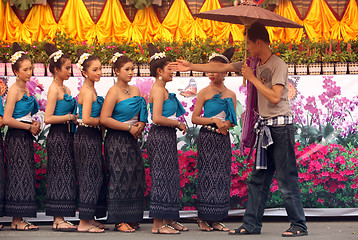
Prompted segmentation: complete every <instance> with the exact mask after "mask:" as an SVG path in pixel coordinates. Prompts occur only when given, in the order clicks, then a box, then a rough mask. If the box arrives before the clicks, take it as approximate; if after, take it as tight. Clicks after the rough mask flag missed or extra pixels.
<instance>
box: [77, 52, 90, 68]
mask: <svg viewBox="0 0 358 240" xmlns="http://www.w3.org/2000/svg"><path fill="white" fill-rule="evenodd" d="M90 56H91V54H89V53H83V54H82V55H81V56H80V59H79V60H78V62H77V64H76V65H77V67H78V68H79V69H80V70H81V71H83V62H84V61H86V60H87V59H88V58H89V57H90Z"/></svg>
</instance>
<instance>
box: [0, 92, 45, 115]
mask: <svg viewBox="0 0 358 240" xmlns="http://www.w3.org/2000/svg"><path fill="white" fill-rule="evenodd" d="M1 105H2V104H1ZM39 109H40V105H39V103H38V102H37V100H36V98H35V97H34V96H27V95H26V94H24V96H22V98H21V100H20V101H18V102H16V103H15V107H14V112H13V114H12V117H13V118H15V119H16V118H21V117H23V116H26V115H27V114H29V113H31V116H32V115H34V114H35V113H37V111H38V110H39ZM2 111H4V110H2ZM3 113H4V112H3Z"/></svg>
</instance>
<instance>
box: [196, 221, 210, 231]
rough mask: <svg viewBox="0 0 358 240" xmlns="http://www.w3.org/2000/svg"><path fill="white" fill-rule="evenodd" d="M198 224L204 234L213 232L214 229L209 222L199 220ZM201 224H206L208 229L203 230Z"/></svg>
mask: <svg viewBox="0 0 358 240" xmlns="http://www.w3.org/2000/svg"><path fill="white" fill-rule="evenodd" d="M197 223H198V227H199V228H200V230H201V231H203V232H211V231H213V228H212V227H211V226H210V225H209V223H208V222H207V221H205V220H198V221H197ZM201 223H204V224H205V226H206V227H207V228H202V227H201V226H200V224H201Z"/></svg>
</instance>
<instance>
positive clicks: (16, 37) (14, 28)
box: [3, 1, 31, 43]
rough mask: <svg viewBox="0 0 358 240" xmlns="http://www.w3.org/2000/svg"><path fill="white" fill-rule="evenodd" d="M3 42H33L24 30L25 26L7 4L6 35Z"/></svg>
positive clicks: (5, 17) (5, 15)
mask: <svg viewBox="0 0 358 240" xmlns="http://www.w3.org/2000/svg"><path fill="white" fill-rule="evenodd" d="M3 40H4V41H7V42H16V41H17V42H27V43H29V42H31V41H30V33H29V32H28V31H26V29H24V26H23V25H22V23H21V22H20V20H19V19H18V17H17V16H16V14H15V13H14V11H13V10H12V8H11V7H10V3H9V1H8V2H7V5H6V9H5V14H4V35H3Z"/></svg>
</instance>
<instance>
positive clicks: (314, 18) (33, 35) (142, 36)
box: [0, 0, 358, 43]
mask: <svg viewBox="0 0 358 240" xmlns="http://www.w3.org/2000/svg"><path fill="white" fill-rule="evenodd" d="M217 8H221V5H220V2H219V0H206V1H205V2H204V4H203V6H202V8H201V10H200V12H202V11H208V10H212V9H217ZM276 13H278V14H280V15H282V16H284V17H287V18H289V19H291V20H293V21H296V22H298V23H301V24H303V25H304V27H305V30H306V33H307V36H308V37H309V38H311V39H313V40H317V41H318V40H320V39H324V40H327V39H343V40H349V39H355V38H356V37H357V35H358V6H357V3H356V1H355V0H350V2H349V4H348V6H347V10H346V11H345V13H344V15H343V18H342V20H341V21H338V20H337V19H336V17H335V16H334V14H333V13H332V12H331V10H330V8H329V7H328V6H327V3H326V2H325V1H324V0H313V1H312V6H311V8H310V10H309V12H308V14H307V16H306V18H305V19H304V20H300V19H299V17H298V16H297V13H296V11H295V10H294V8H293V6H292V3H291V0H280V5H279V7H278V8H277V9H276ZM56 30H60V31H65V32H67V33H68V34H69V35H70V36H72V37H73V38H75V39H76V40H78V41H85V40H86V41H89V42H91V41H92V40H93V39H95V38H97V39H98V40H99V41H100V42H106V41H111V40H113V41H118V42H121V41H134V42H144V41H151V40H153V39H154V40H156V39H165V40H179V39H194V38H196V37H200V38H206V37H216V38H217V39H219V40H223V41H226V40H227V39H228V38H229V36H230V33H231V35H232V37H233V40H235V41H236V40H242V39H243V34H242V32H243V26H240V25H234V24H228V23H221V22H215V21H209V20H203V19H194V18H193V16H192V15H191V13H190V11H189V8H188V6H187V4H186V3H185V1H184V0H174V1H173V4H172V6H171V8H170V9H169V12H168V14H167V15H166V17H165V19H164V20H163V22H162V23H161V22H160V21H159V20H158V17H157V15H156V13H155V11H154V9H153V8H152V7H149V8H146V9H143V10H139V11H137V13H136V15H135V18H134V20H133V22H131V21H130V20H129V19H128V17H127V15H126V13H125V11H124V10H123V7H122V5H121V3H120V2H119V0H107V2H106V4H105V6H104V9H103V13H102V15H101V17H100V19H99V20H98V22H97V23H94V22H93V20H92V18H91V16H90V14H89V12H88V10H87V8H86V7H85V5H84V3H83V1H82V0H69V1H68V2H67V5H66V7H65V9H64V12H63V14H62V16H61V17H60V19H59V22H58V23H56V21H55V19H54V17H53V13H52V11H51V8H50V6H49V5H46V6H44V5H36V6H34V7H32V9H31V10H30V13H29V15H28V16H27V18H26V20H25V21H24V23H21V21H20V20H19V19H18V17H17V16H16V14H15V13H14V11H13V10H12V8H11V7H10V6H9V3H7V6H6V7H5V6H4V4H3V2H2V1H0V40H3V41H5V42H14V41H18V42H21V41H24V42H27V43H31V42H32V41H41V40H43V39H45V38H46V37H49V38H53V37H54V34H55V32H56ZM269 33H270V37H271V40H282V41H290V40H298V41H299V40H300V39H301V37H302V35H303V30H302V29H282V28H269Z"/></svg>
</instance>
